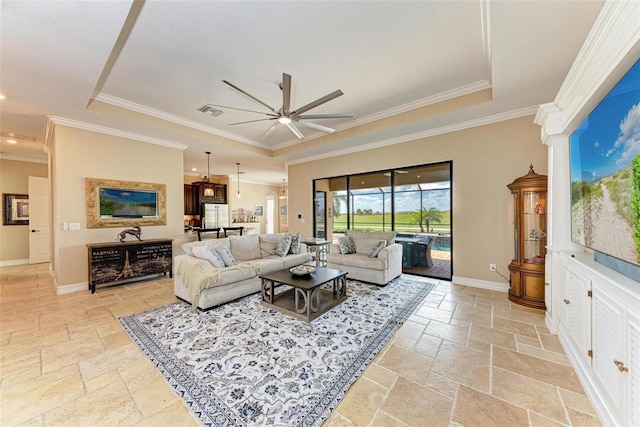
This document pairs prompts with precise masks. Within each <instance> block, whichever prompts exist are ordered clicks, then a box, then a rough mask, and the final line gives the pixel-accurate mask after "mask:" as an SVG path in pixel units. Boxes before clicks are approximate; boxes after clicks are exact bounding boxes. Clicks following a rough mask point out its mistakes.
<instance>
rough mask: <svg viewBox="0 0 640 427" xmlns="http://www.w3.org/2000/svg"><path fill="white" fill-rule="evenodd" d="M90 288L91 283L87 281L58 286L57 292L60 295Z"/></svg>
mask: <svg viewBox="0 0 640 427" xmlns="http://www.w3.org/2000/svg"><path fill="white" fill-rule="evenodd" d="M88 290H89V284H88V283H87V282H84V283H74V284H71V285H64V286H56V294H58V295H64V294H71V293H73V292H80V291H88Z"/></svg>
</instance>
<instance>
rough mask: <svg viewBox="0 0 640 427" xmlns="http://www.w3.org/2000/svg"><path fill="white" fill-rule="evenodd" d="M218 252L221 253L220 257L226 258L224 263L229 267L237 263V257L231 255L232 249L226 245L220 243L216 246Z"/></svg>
mask: <svg viewBox="0 0 640 427" xmlns="http://www.w3.org/2000/svg"><path fill="white" fill-rule="evenodd" d="M214 249H215V250H216V252H218V254H219V255H220V257H221V258H222V259H223V260H224V264H225V265H226V266H227V267H231V266H232V265H236V264H237V263H236V259H235V258H234V257H233V255H231V251H230V250H229V249H227V247H226V246H222V245H218V246H216V247H215V248H214Z"/></svg>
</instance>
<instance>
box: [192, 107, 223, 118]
mask: <svg viewBox="0 0 640 427" xmlns="http://www.w3.org/2000/svg"><path fill="white" fill-rule="evenodd" d="M198 111H202V112H203V113H205V114H209V115H210V116H213V117H218V116H219V115H220V114H222V111H220V110H218V109H216V108H214V107H213V105H210V104H205V105H203V106H202V107H200V108H198Z"/></svg>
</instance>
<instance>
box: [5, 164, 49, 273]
mask: <svg viewBox="0 0 640 427" xmlns="http://www.w3.org/2000/svg"><path fill="white" fill-rule="evenodd" d="M47 175H48V171H47V164H46V163H32V162H22V161H17V160H0V192H1V193H2V194H5V193H13V194H28V192H29V177H30V176H38V177H42V178H46V177H47ZM28 259H29V226H28V225H0V265H2V264H12V263H17V262H20V263H24V262H25V261H28Z"/></svg>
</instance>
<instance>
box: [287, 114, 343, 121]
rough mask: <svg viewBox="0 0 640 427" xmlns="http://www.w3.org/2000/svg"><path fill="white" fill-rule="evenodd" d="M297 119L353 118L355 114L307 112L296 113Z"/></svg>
mask: <svg viewBox="0 0 640 427" xmlns="http://www.w3.org/2000/svg"><path fill="white" fill-rule="evenodd" d="M296 119H300V120H316V119H353V116H351V115H349V114H306V115H304V116H299V115H296Z"/></svg>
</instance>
